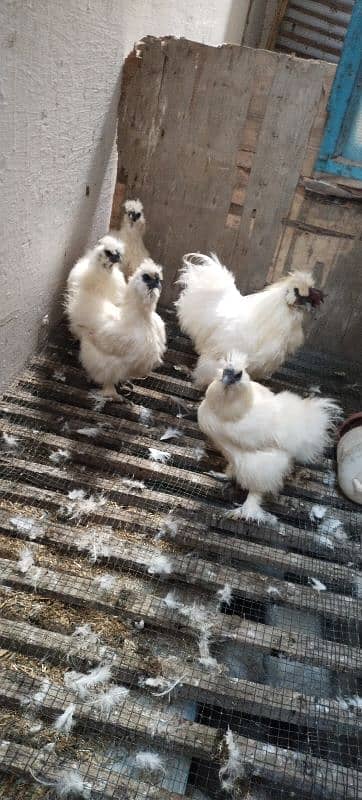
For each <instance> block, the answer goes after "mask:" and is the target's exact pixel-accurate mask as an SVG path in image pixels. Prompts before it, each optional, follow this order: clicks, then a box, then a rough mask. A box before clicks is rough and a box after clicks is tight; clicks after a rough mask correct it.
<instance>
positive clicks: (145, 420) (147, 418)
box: [138, 406, 153, 425]
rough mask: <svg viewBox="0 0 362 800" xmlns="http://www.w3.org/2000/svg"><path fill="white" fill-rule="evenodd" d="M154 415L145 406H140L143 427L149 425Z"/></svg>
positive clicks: (140, 419) (139, 417) (139, 416)
mask: <svg viewBox="0 0 362 800" xmlns="http://www.w3.org/2000/svg"><path fill="white" fill-rule="evenodd" d="M152 418H153V414H152V411H151V409H150V408H146V407H145V406H140V409H139V412H138V419H139V421H140V422H141V423H142V425H149V424H150V422H151V421H152Z"/></svg>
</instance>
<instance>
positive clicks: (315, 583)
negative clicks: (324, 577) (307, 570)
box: [308, 578, 327, 592]
mask: <svg viewBox="0 0 362 800" xmlns="http://www.w3.org/2000/svg"><path fill="white" fill-rule="evenodd" d="M308 580H309V583H310V584H311V586H312V589H315V590H316V592H326V591H327V587H326V586H325V585H324V583H322V581H319V580H318V578H308Z"/></svg>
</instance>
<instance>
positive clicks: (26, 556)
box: [18, 547, 34, 575]
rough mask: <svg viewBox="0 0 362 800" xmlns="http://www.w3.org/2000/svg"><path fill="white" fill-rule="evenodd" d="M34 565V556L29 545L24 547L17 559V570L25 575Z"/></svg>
mask: <svg viewBox="0 0 362 800" xmlns="http://www.w3.org/2000/svg"><path fill="white" fill-rule="evenodd" d="M33 566H34V558H33V554H32V552H31V550H30V549H29V547H24V548H23V549H22V551H21V553H20V557H19V559H18V570H19V572H22V573H23V575H25V574H26V573H27V572H28V570H29V569H30V568H31V567H33Z"/></svg>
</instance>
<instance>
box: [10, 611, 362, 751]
mask: <svg viewBox="0 0 362 800" xmlns="http://www.w3.org/2000/svg"><path fill="white" fill-rule="evenodd" d="M0 643H1V645H2V646H3V647H4V648H6V649H11V650H12V651H14V650H15V651H20V652H22V653H28V654H31V655H32V656H39V657H42V658H43V657H46V658H51V661H52V663H53V664H54V663H57V664H69V661H70V660H71V663H72V665H73V666H75V667H76V668H77V669H80V670H82V671H86V670H87V669H90V668H92V667H94V666H96V665H97V664H99V663H100V661H101V658H102V661H103V662H105V661H108V660H109V661H112V675H113V679H114V680H115V681H116V682H117V683H126V684H128V685H133V686H139V685H140V681H143V682H144V680H145V679H147V678H149V677H156V676H158V675H163V676H164V677H165V678H166V679H167V680H169V681H170V684H172V683H173V682H174V681H175V680H176V679H177V678H178V677H180V676H181V675H182V682H181V683H180V684H179V685H178V688H177V694H178V696H185V697H186V698H187V699H188V700H194V701H195V702H198V703H208V704H210V705H213V706H217V707H220V708H224V709H228V710H238V711H239V712H240V711H242V712H243V713H245V714H253V715H254V716H255V715H257V716H264V717H266V718H267V719H276V720H283V721H284V722H290V723H292V724H294V725H298V724H299V725H308V726H318V728H319V729H321V730H322V729H326V730H332V731H333V730H335V729H336V728H337V730H338V732H341V731H342V730H343V731H346V732H347V731H349V732H350V734H351V735H353V736H356V735H357V732H358V729H359V728H360V727H362V719H360V718H358V716H357V712H356V713H353V712H349V711H345V710H343V709H342V708H341V705H340V703H338V701H336V700H330V699H323V700H321V699H320V698H316V697H309V696H308V695H306V694H300V693H299V692H293V691H290V690H289V689H283V690H280V689H273V688H272V687H270V686H265V685H264V684H259V683H252V682H250V681H246V680H238V679H235V678H229V677H228V676H227V675H225V674H223V673H220V671H219V670H217V671H216V673H210V672H206V673H205V670H203V669H201V668H199V667H197V666H195V665H192V666H190V665H189V664H185V661H184V660H183V659H181V658H178V657H177V656H175V655H172V659H171V660H168V659H163V658H162V657H160V656H159V657H152V658H149V659H147V657H146V656H145V655H144V654H142V655H138V654H137V653H133V652H129V650H127V648H119V649H116V650H114V649H111V648H105V647H103V646H102V648H101V652H102V656H100V650H99V646H97V645H93V644H89V643H88V642H87V641H86V640H83V643H82V640H80V641H79V640H78V638H77V639H75V638H74V637H72V636H64V635H63V634H60V633H54V632H53V631H48V630H43V629H42V628H38V627H35V626H34V625H29V624H28V623H23V622H17V621H14V620H8V619H1V620H0ZM176 647H177V644H176V642H175V648H176ZM172 653H173V649H172Z"/></svg>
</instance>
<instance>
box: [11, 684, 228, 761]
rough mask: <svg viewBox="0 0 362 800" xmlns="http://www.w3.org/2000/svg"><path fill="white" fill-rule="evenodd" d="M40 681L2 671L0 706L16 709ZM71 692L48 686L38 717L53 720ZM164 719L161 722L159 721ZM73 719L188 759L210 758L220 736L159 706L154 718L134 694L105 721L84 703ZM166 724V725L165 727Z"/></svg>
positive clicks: (60, 712) (96, 729)
mask: <svg viewBox="0 0 362 800" xmlns="http://www.w3.org/2000/svg"><path fill="white" fill-rule="evenodd" d="M41 685H42V682H41V681H40V680H33V679H31V678H29V677H28V676H27V675H24V674H22V675H21V674H16V673H14V672H10V671H6V670H4V671H2V672H1V684H0V703H2V704H3V705H9V706H11V707H15V708H18V707H19V706H22V705H23V704H24V703H25V702H26V700H27V699H28V698H29V695H30V694H31V693H32V692H36V691H37V690H38V689H40V688H41ZM74 699H75V697H74V694H73V692H70V691H69V690H67V689H64V688H63V687H62V686H57V685H55V684H50V686H49V690H48V692H47V694H46V695H45V697H44V699H43V700H42V702H41V705H38V706H37V714H38V715H39V716H42V717H45V718H47V719H52V720H53V719H55V718H56V717H57V716H58V715H59V714H62V713H63V711H64V710H65V708H66V707H67V706H68V705H69V704H70V703H72V702H73V701H74ZM162 717H164V719H162ZM74 720H75V722H76V723H78V724H79V725H84V726H85V725H86V726H87V727H88V728H89V729H91V730H94V731H96V732H97V731H98V732H99V730H102V735H104V734H106V733H107V734H108V735H111V736H118V737H120V736H124V735H127V737H129V738H130V740H131V741H132V740H134V739H149V740H152V741H153V743H154V746H155V747H157V746H161V747H162V748H164V749H165V750H166V751H171V752H175V753H180V754H182V755H184V756H189V757H191V758H194V757H198V758H210V757H212V756H213V755H215V754H216V745H217V742H218V739H219V733H218V731H217V730H216V729H215V728H209V727H208V726H206V725H199V724H198V723H196V722H190V721H189V720H185V719H184V718H183V717H182V714H181V713H180V712H179V714H176V713H174V714H173V716H171V715H168V714H167V711H165V710H164V709H162V706H160V712H159V714H158V715H157V713H156V712H155V710H154V709H151V710H149V709H148V708H147V707H146V706H145V705H144V704H141V703H139V702H137V695H136V694H135V695H134V696H130V695H128V696H127V697H126V699H125V700H124V702H123V703H122V705H121V706H119V707H118V708H117V709H115V710H112V711H111V712H110V713H109V714H107V718H106V720H103V721H101V720H100V718H99V709H95V708H93V709H92V707H91V705H88V704H87V703H84V702H83V703H82V702H75V711H74ZM165 723H166V724H165Z"/></svg>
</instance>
